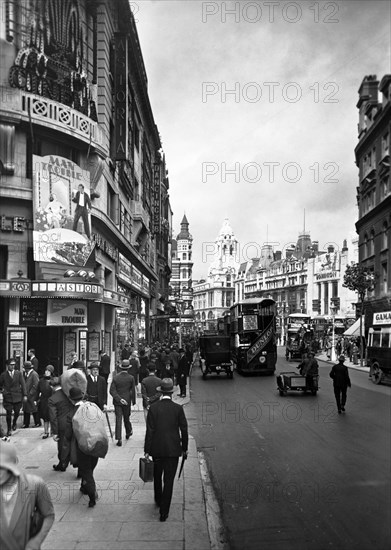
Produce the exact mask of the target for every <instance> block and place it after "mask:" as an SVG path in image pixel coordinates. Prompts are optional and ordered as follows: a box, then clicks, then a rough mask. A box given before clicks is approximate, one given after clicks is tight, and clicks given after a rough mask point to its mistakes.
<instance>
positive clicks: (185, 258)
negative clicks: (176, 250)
mask: <svg viewBox="0 0 391 550" xmlns="http://www.w3.org/2000/svg"><path fill="white" fill-rule="evenodd" d="M182 260H187V254H186V252H184V253H183V254H182Z"/></svg>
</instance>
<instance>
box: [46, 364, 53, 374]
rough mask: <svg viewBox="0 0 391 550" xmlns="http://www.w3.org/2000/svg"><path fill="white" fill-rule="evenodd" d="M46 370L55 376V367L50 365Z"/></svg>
mask: <svg viewBox="0 0 391 550" xmlns="http://www.w3.org/2000/svg"><path fill="white" fill-rule="evenodd" d="M45 370H48V371H49V372H50V374H54V367H53V365H48V366H47V367H45Z"/></svg>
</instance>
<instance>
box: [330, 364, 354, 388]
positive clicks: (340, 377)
mask: <svg viewBox="0 0 391 550" xmlns="http://www.w3.org/2000/svg"><path fill="white" fill-rule="evenodd" d="M330 378H332V379H333V384H334V387H335V388H348V387H349V388H350V387H351V383H350V378H349V371H348V367H347V366H346V365H344V364H343V363H338V364H337V365H334V366H333V368H332V369H331V371H330Z"/></svg>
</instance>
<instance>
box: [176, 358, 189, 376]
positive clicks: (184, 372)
mask: <svg viewBox="0 0 391 550" xmlns="http://www.w3.org/2000/svg"><path fill="white" fill-rule="evenodd" d="M189 369H190V365H189V361H188V360H187V358H186V355H182V357H181V358H180V359H179V364H178V371H177V380H178V381H180V379H181V378H182V379H183V377H185V379H186V378H187V377H188V376H189Z"/></svg>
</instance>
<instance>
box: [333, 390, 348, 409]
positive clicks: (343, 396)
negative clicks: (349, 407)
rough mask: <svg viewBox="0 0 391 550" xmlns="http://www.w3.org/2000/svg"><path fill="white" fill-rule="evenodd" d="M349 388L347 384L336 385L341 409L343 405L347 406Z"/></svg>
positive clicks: (338, 403) (337, 400)
mask: <svg viewBox="0 0 391 550" xmlns="http://www.w3.org/2000/svg"><path fill="white" fill-rule="evenodd" d="M347 390H348V388H347V387H346V386H334V395H335V400H336V402H337V408H338V410H339V411H340V410H341V408H342V407H345V404H346V394H347Z"/></svg>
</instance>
